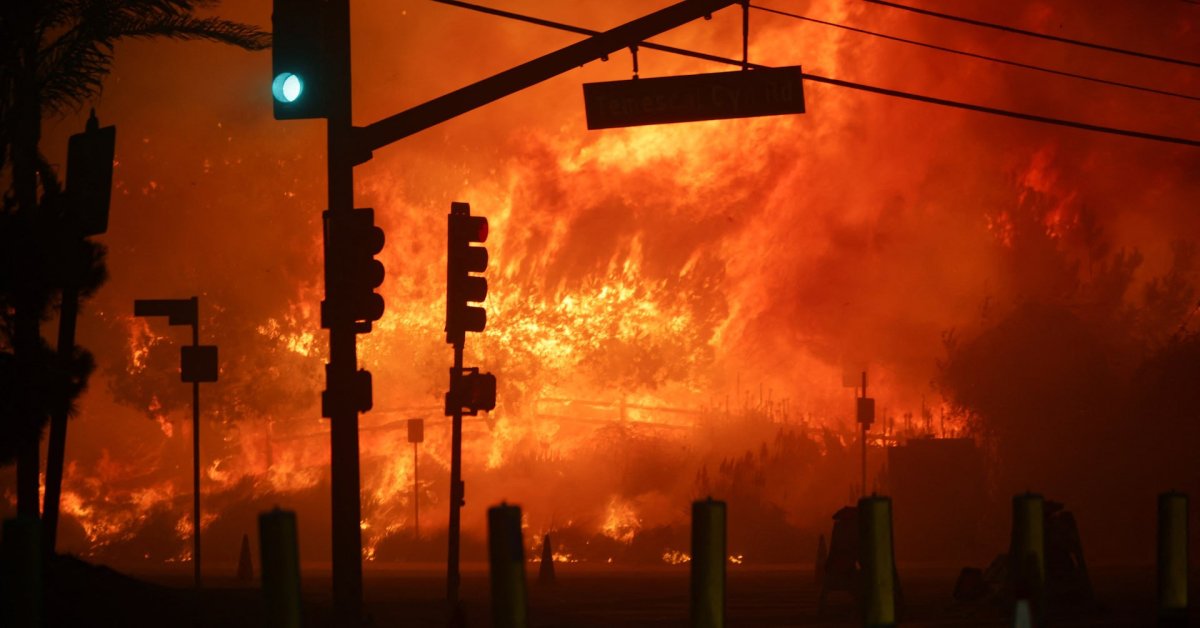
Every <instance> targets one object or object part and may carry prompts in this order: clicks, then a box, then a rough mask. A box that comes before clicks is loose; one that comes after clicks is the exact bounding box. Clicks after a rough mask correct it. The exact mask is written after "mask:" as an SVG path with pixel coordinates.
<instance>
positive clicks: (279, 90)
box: [271, 72, 304, 103]
mask: <svg viewBox="0 0 1200 628" xmlns="http://www.w3.org/2000/svg"><path fill="white" fill-rule="evenodd" d="M271 93H272V94H274V96H275V100H278V101H279V102H283V103H293V102H296V100H298V99H299V98H300V94H303V93H304V81H303V80H301V79H300V75H298V74H292V73H291V72H281V73H280V74H279V76H276V77H275V81H274V82H272V83H271Z"/></svg>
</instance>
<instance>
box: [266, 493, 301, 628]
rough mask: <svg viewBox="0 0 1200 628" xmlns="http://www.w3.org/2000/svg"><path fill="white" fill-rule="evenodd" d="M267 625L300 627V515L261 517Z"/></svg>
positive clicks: (287, 512) (285, 512)
mask: <svg viewBox="0 0 1200 628" xmlns="http://www.w3.org/2000/svg"><path fill="white" fill-rule="evenodd" d="M258 548H259V552H260V553H261V556H260V560H259V566H260V568H261V569H262V589H263V597H264V598H265V600H266V622H265V625H267V626H269V627H270V628H299V626H300V623H301V621H300V550H299V549H298V548H297V537H296V513H294V512H292V511H290V510H280V509H279V508H276V509H274V510H272V511H270V512H264V513H262V514H260V515H259V516H258Z"/></svg>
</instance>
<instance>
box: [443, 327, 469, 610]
mask: <svg viewBox="0 0 1200 628" xmlns="http://www.w3.org/2000/svg"><path fill="white" fill-rule="evenodd" d="M462 363H463V343H462V342H456V343H454V370H453V371H451V374H450V378H451V382H450V390H452V391H457V390H459V389H460V387H459V385H458V383H457V381H456V380H457V379H458V378H459V376H460V374H461V372H462ZM463 488H464V487H463V481H462V406H461V405H460V404H459V403H458V400H455V401H454V417H453V424H452V426H451V436H450V530H449V534H450V548H449V555H448V556H447V558H446V599H447V601H449V602H450V607H451V613H452V614H453V615H454V616H458V614H459V611H460V609H459V607H458V585H459V581H460V578H459V573H458V550H459V539H458V536H459V527H460V525H459V520H460V516H461V510H462V507H463V504H464V503H465V499H464V497H465V496H464V495H463V493H464V492H465V491H464V490H463Z"/></svg>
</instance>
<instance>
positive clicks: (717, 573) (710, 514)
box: [689, 497, 727, 628]
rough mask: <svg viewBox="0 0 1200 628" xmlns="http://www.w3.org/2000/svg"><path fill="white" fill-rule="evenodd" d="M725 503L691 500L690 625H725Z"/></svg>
mask: <svg viewBox="0 0 1200 628" xmlns="http://www.w3.org/2000/svg"><path fill="white" fill-rule="evenodd" d="M725 519H726V518H725V502H721V501H714V500H713V498H711V497H710V498H708V499H706V500H704V501H698V502H693V503H692V563H691V605H690V613H689V625H690V626H692V627H693V628H723V627H724V626H725V561H726V556H727V554H726V546H725Z"/></svg>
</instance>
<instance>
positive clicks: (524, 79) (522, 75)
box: [355, 0, 738, 158]
mask: <svg viewBox="0 0 1200 628" xmlns="http://www.w3.org/2000/svg"><path fill="white" fill-rule="evenodd" d="M736 2H738V0H685V1H684V2H680V3H678V4H673V5H671V6H669V7H667V8H665V9H662V10H661V11H655V12H654V13H651V14H650V15H647V16H644V17H641V18H638V19H636V20H634V21H632V22H629V23H626V24H622V25H621V26H618V27H616V28H614V29H612V30H608V31H605V32H603V33H600V34H598V35H595V36H592V37H589V38H587V39H585V40H583V41H581V42H578V43H575V44H571V45H570V46H567V47H566V48H562V49H560V50H557V51H555V52H552V53H550V54H548V55H545V56H543V57H539V58H537V59H534V60H533V61H529V62H527V63H523V64H521V65H518V66H517V67H515V68H511V69H508V70H505V71H504V72H501V73H499V74H496V75H495V76H492V77H489V78H486V79H483V80H482V81H479V82H478V83H474V84H471V85H468V86H466V87H463V88H462V89H459V90H456V91H453V92H450V93H449V94H446V95H444V96H440V97H438V98H435V99H433V100H431V101H429V102H426V103H424V104H421V105H417V106H416V107H413V108H412V109H408V110H406V111H402V112H400V113H398V114H396V115H394V116H391V117H388V118H384V119H383V120H380V121H378V122H375V123H373V124H371V125H369V126H366V127H356V128H355V143H356V146H355V148H356V149H357V152H358V155H359V156H360V158H369V157H368V156H369V155H370V153H371V152H372V151H375V150H377V149H379V148H383V147H384V146H387V145H388V144H391V143H392V142H395V141H397V140H400V139H403V138H405V137H408V136H409V135H412V134H414V133H418V132H420V131H423V130H425V129H428V128H429V127H431V126H434V125H437V124H440V123H442V122H445V121H446V120H449V119H451V118H454V117H456V116H459V115H462V114H464V113H466V112H468V111H471V110H472V109H477V108H479V107H482V106H483V105H486V104H488V103H490V102H493V101H496V100H499V99H501V98H503V97H505V96H508V95H509V94H513V93H516V92H519V91H521V90H523V89H525V88H527V87H532V86H533V85H536V84H538V83H541V82H542V81H544V80H546V79H550V78H553V77H555V76H558V75H559V74H562V73H563V72H566V71H568V70H572V69H574V68H577V67H579V66H581V65H583V64H585V63H587V62H589V61H595V60H596V59H601V58H604V57H607V56H608V55H610V54H612V53H614V52H617V51H618V50H623V49H625V48H628V47H630V46H633V45H636V44H638V43H640V42H642V41H645V40H646V39H649V38H651V37H654V36H656V35H659V34H660V33H663V32H665V31H669V30H671V29H672V28H675V27H677V26H681V25H683V24H686V23H688V22H690V21H692V20H694V19H697V18H700V17H705V16H708V15H710V14H712V13H713V12H715V11H718V10H720V9H723V8H725V7H727V6H729V5H731V4H735V3H736Z"/></svg>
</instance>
